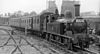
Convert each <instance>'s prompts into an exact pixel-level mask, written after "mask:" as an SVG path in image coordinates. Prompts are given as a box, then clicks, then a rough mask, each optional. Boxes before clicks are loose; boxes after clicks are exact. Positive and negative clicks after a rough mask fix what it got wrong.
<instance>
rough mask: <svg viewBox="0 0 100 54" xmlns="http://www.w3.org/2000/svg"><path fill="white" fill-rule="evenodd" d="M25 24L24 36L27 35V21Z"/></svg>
mask: <svg viewBox="0 0 100 54" xmlns="http://www.w3.org/2000/svg"><path fill="white" fill-rule="evenodd" d="M25 24H26V26H25V35H27V26H28V25H27V20H26V23H25Z"/></svg>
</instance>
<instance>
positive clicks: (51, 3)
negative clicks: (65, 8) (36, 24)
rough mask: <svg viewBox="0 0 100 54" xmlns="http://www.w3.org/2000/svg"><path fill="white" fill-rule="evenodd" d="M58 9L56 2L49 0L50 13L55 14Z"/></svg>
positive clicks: (48, 8)
mask: <svg viewBox="0 0 100 54" xmlns="http://www.w3.org/2000/svg"><path fill="white" fill-rule="evenodd" d="M56 9H58V8H57V5H56V3H55V0H49V1H48V6H47V10H48V12H52V13H55V10H56Z"/></svg>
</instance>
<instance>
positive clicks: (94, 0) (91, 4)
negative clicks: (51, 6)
mask: <svg viewBox="0 0 100 54" xmlns="http://www.w3.org/2000/svg"><path fill="white" fill-rule="evenodd" d="M46 1H47V0H0V14H1V13H8V12H9V13H13V12H15V11H18V10H21V11H24V12H31V11H35V12H37V13H40V12H41V11H42V10H45V9H46V6H47V2H46ZM80 1H81V8H80V9H81V10H80V11H81V12H88V11H95V12H98V10H99V5H100V4H99V0H80ZM56 4H57V5H58V7H59V6H60V5H61V0H56Z"/></svg>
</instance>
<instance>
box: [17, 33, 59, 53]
mask: <svg viewBox="0 0 100 54" xmlns="http://www.w3.org/2000/svg"><path fill="white" fill-rule="evenodd" d="M16 34H17V33H16ZM18 34H19V33H18ZM21 37H22V38H23V35H22V36H21ZM24 37H26V36H24ZM23 39H24V40H25V41H26V42H27V43H28V44H29V45H30V46H31V47H34V48H35V49H36V50H38V51H39V52H40V53H41V54H45V53H44V52H42V51H41V50H40V49H39V48H38V47H36V46H35V45H38V46H39V47H40V44H31V43H30V42H29V41H27V39H25V38H23ZM41 42H43V40H42V41H41ZM41 45H42V46H43V47H45V48H48V49H49V50H50V51H51V52H53V53H55V54H60V53H58V52H57V51H56V50H55V49H53V48H51V47H48V46H47V45H45V44H41Z"/></svg>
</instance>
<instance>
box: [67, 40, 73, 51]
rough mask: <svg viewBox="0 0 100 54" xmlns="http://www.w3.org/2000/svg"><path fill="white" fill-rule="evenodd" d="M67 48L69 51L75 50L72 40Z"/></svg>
mask: <svg viewBox="0 0 100 54" xmlns="http://www.w3.org/2000/svg"><path fill="white" fill-rule="evenodd" d="M67 48H68V49H69V50H73V44H72V41H71V40H70V39H69V40H68V44H67Z"/></svg>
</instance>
